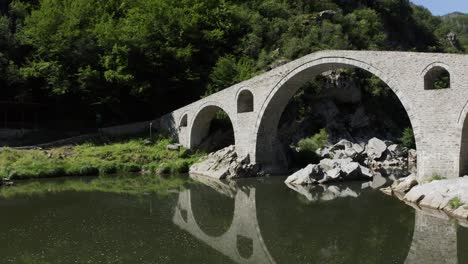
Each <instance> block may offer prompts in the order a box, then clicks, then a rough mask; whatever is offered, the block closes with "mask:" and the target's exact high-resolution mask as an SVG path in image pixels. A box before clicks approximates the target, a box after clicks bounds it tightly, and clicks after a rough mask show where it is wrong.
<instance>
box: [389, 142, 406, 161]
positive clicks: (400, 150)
mask: <svg viewBox="0 0 468 264" xmlns="http://www.w3.org/2000/svg"><path fill="white" fill-rule="evenodd" d="M387 149H388V151H389V152H390V154H391V155H392V157H393V158H396V157H404V156H406V155H407V154H408V149H406V148H405V147H403V146H401V145H398V144H391V145H390V146H388V148H387Z"/></svg>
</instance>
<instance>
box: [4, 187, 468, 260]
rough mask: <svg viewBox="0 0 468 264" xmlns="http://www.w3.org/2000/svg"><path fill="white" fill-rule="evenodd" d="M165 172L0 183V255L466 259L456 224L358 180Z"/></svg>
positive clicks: (465, 240)
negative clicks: (142, 181)
mask: <svg viewBox="0 0 468 264" xmlns="http://www.w3.org/2000/svg"><path fill="white" fill-rule="evenodd" d="M167 181H168V183H166V184H161V183H160V182H157V183H152V184H157V185H158V186H162V187H161V188H149V187H148V188H140V189H144V190H143V191H142V192H138V191H135V189H138V188H139V187H138V186H139V185H138V184H132V183H128V181H123V182H122V181H119V180H116V181H113V180H112V179H110V180H109V179H108V180H105V181H103V180H96V179H94V180H86V181H76V180H71V181H66V182H65V181H63V180H61V181H52V182H51V181H44V182H41V183H34V184H22V185H20V186H17V187H13V188H8V189H3V190H1V191H0V212H1V213H0V215H1V217H0V263H468V229H467V228H465V227H462V226H461V225H460V224H458V223H457V222H456V221H454V220H450V219H444V218H441V217H440V216H435V215H433V214H430V213H425V212H422V211H419V210H418V211H416V210H415V209H413V208H411V207H409V206H407V205H404V204H403V203H402V202H400V201H397V200H396V199H394V198H392V197H388V196H385V195H383V194H381V193H380V192H378V191H375V190H373V189H371V188H365V189H362V186H361V183H353V184H348V185H338V186H334V187H331V189H328V190H327V189H325V188H322V187H314V188H312V189H305V188H300V189H297V190H293V189H291V188H289V187H288V186H286V185H285V184H284V183H283V182H282V181H281V179H278V178H273V179H254V180H247V181H241V182H238V183H236V184H234V183H221V182H211V181H209V182H207V181H206V180H204V181H203V182H200V181H199V180H198V181H188V180H184V179H180V178H178V179H175V180H174V179H171V180H167ZM124 183H125V184H127V185H125V184H124ZM128 185H129V186H130V187H129V186H128ZM126 186H127V187H126ZM150 187H151V186H150ZM33 190H35V191H33ZM337 190H339V192H337ZM333 191H335V192H333ZM334 193H335V194H334Z"/></svg>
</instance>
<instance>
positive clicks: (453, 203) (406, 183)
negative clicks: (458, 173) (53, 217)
mask: <svg viewBox="0 0 468 264" xmlns="http://www.w3.org/2000/svg"><path fill="white" fill-rule="evenodd" d="M381 190H382V192H384V193H386V194H389V195H393V196H395V197H397V198H399V199H400V200H402V201H404V202H406V203H410V204H413V205H415V206H418V207H420V208H429V209H436V210H440V211H443V212H445V213H446V214H448V215H449V216H452V217H456V218H458V219H463V220H468V176H465V177H460V178H454V179H443V178H441V177H433V178H432V179H430V180H429V181H427V182H423V183H418V182H417V181H416V176H415V175H410V176H408V177H406V178H402V179H400V180H397V181H396V182H395V183H394V184H393V185H392V186H390V187H387V188H384V189H381Z"/></svg>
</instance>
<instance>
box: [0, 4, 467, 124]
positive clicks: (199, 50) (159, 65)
mask: <svg viewBox="0 0 468 264" xmlns="http://www.w3.org/2000/svg"><path fill="white" fill-rule="evenodd" d="M324 10H333V11H334V12H336V13H335V14H334V15H332V16H325V15H323V16H321V15H320V12H321V11H324ZM453 23H455V22H454V20H453V19H444V20H442V19H441V18H439V17H434V16H432V15H431V14H430V12H429V11H428V10H426V9H424V8H422V7H418V6H414V5H412V4H411V3H410V2H409V1H408V0H383V1H368V0H354V1H342V0H321V1H310V0H248V1H247V0H236V1H234V0H178V1H172V0H5V1H2V2H1V3H0V88H1V91H2V92H1V93H0V100H9V101H11V100H14V101H26V102H39V103H43V104H46V105H48V106H49V107H48V108H49V110H51V118H55V119H72V120H77V119H85V120H94V118H95V115H96V114H97V113H100V114H102V116H103V119H104V123H105V124H109V123H111V122H117V123H123V122H127V121H133V120H141V119H147V118H153V117H154V116H158V115H161V114H163V113H165V112H167V111H170V110H172V109H175V108H177V107H179V106H182V105H184V104H186V103H188V102H190V101H193V100H195V99H197V98H199V97H200V96H204V95H207V94H210V93H213V92H216V91H218V90H220V89H223V88H225V87H227V86H229V85H231V84H234V83H236V82H239V81H241V80H244V79H247V78H250V77H251V76H253V75H255V74H257V73H259V72H262V71H265V70H268V69H269V68H270V67H271V65H274V64H275V63H278V61H281V60H285V59H286V60H291V59H295V58H298V57H300V56H302V55H305V54H308V53H310V52H314V51H317V50H323V49H372V50H415V51H441V52H443V51H448V52H463V45H455V46H454V45H452V44H453V43H450V42H449V41H447V38H446V35H447V34H448V33H449V31H451V30H452V26H451V25H453ZM454 30H455V31H456V32H455V33H460V34H461V33H463V32H461V31H460V30H459V28H458V27H457V28H456V29H454ZM464 30H465V31H466V28H464ZM464 33H466V32H464ZM460 39H461V40H462V41H463V43H465V42H464V41H465V40H466V39H465V38H460ZM464 45H465V44H464Z"/></svg>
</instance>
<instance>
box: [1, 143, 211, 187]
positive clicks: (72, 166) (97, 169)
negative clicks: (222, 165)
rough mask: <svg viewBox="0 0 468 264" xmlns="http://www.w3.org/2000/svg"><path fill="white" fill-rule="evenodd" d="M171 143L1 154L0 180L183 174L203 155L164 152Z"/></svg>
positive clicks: (182, 151)
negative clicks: (132, 174)
mask: <svg viewBox="0 0 468 264" xmlns="http://www.w3.org/2000/svg"><path fill="white" fill-rule="evenodd" d="M170 143H172V141H171V140H170V139H168V138H162V137H158V138H157V139H155V140H154V143H153V144H149V145H146V144H144V139H132V140H127V141H125V142H119V143H110V144H105V145H96V144H92V143H87V144H82V145H78V146H73V147H61V148H56V149H51V150H17V149H11V148H3V149H2V150H1V151H0V177H2V178H9V179H27V178H46V177H58V176H96V175H106V174H115V173H131V172H140V171H142V170H144V171H147V172H150V173H157V174H176V173H186V172H188V168H189V166H190V165H191V164H193V163H195V162H196V161H198V160H199V159H200V157H202V156H203V153H199V152H196V153H191V152H190V151H189V150H187V149H184V148H181V149H180V150H178V151H171V150H167V149H166V146H167V145H168V144H170Z"/></svg>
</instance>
